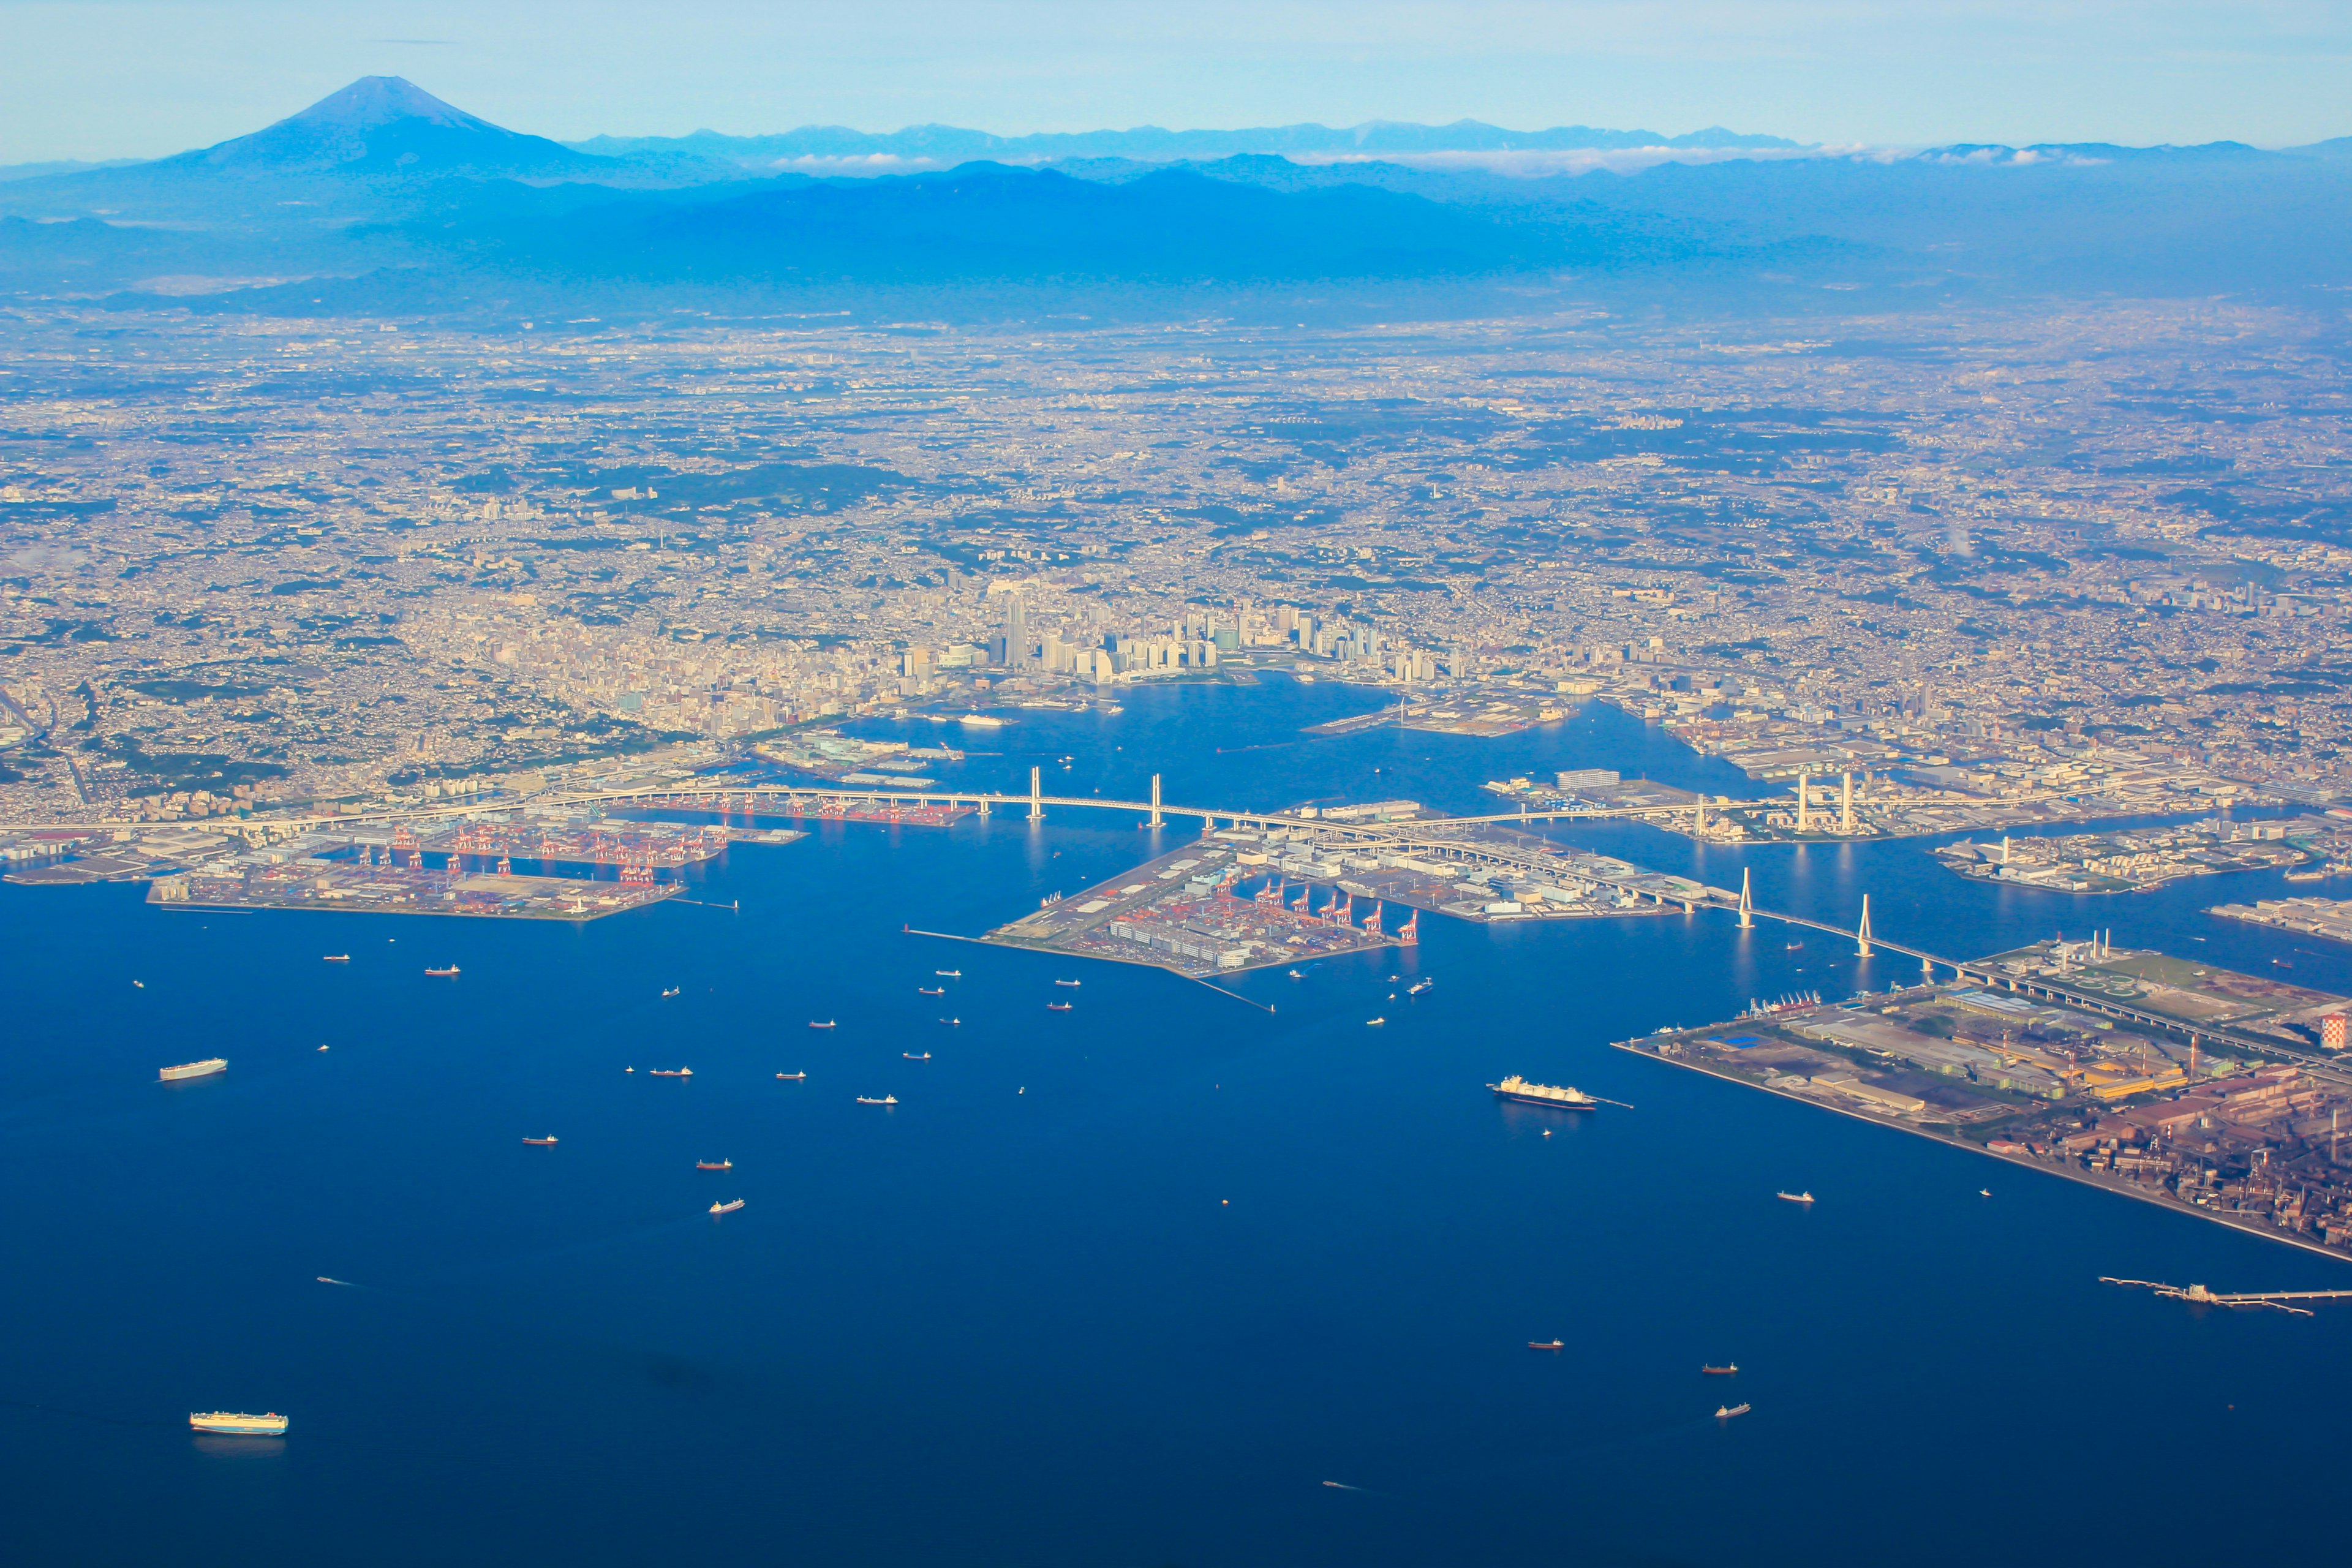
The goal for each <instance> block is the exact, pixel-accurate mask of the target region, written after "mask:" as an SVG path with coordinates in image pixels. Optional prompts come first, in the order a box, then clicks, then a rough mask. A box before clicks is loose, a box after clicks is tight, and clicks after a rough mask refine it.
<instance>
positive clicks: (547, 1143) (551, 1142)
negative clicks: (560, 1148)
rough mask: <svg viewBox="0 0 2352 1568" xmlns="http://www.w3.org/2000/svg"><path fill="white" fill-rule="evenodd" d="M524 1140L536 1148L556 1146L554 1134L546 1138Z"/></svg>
mask: <svg viewBox="0 0 2352 1568" xmlns="http://www.w3.org/2000/svg"><path fill="white" fill-rule="evenodd" d="M523 1142H526V1143H528V1144H530V1146H531V1147H532V1148H534V1149H552V1148H554V1147H555V1139H554V1137H553V1136H552V1135H550V1136H548V1137H545V1138H526V1139H524V1140H523Z"/></svg>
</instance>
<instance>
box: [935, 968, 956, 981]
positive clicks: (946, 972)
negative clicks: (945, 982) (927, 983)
mask: <svg viewBox="0 0 2352 1568" xmlns="http://www.w3.org/2000/svg"><path fill="white" fill-rule="evenodd" d="M931 973H934V974H938V975H942V976H944V977H945V978H947V979H950V980H961V979H962V978H963V971H962V970H961V969H934V970H932V971H931Z"/></svg>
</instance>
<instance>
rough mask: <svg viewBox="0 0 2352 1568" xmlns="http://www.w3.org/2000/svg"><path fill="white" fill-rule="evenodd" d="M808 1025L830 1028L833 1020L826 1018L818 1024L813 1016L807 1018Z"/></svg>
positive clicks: (814, 1027) (815, 1027)
mask: <svg viewBox="0 0 2352 1568" xmlns="http://www.w3.org/2000/svg"><path fill="white" fill-rule="evenodd" d="M809 1027H810V1028H812V1029H830V1028H832V1027H833V1020H832V1019H830V1018H827V1019H826V1020H824V1022H823V1023H821V1024H820V1023H818V1022H817V1021H816V1020H815V1019H814V1018H811V1019H810V1020H809Z"/></svg>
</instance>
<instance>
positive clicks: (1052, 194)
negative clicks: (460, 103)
mask: <svg viewBox="0 0 2352 1568" xmlns="http://www.w3.org/2000/svg"><path fill="white" fill-rule="evenodd" d="M459 243H462V244H465V245H467V247H469V248H470V249H471V250H472V251H473V253H474V254H476V255H478V256H479V257H481V258H485V259H493V260H496V261H498V262H499V263H501V264H504V265H509V266H521V267H524V268H532V269H552V270H556V271H561V272H578V273H583V274H592V275H608V276H609V275H625V276H629V277H635V278H640V279H649V280H658V279H697V278H702V279H708V278H721V277H729V278H733V277H740V278H758V279H793V278H803V279H829V278H841V277H855V278H865V279H883V280H892V279H923V278H948V277H955V278H1005V279H1011V278H1031V277H1072V276H1076V277H1102V278H1133V279H1160V280H1172V279H1186V278H1201V279H1295V278H1351V277H1368V278H1379V277H1398V276H1427V275H1446V274H1468V273H1488V272H1499V271H1514V270H1528V269H1538V270H1540V269H1545V268H1564V267H1580V266H1612V265H1620V264H1623V263H1626V262H1629V261H1636V260H1638V261H1643V262H1652V263H1654V262H1662V261H1667V260H1672V259H1675V258H1677V257H1678V255H1680V254H1682V253H1683V252H1685V251H1686V250H1687V248H1688V247H1677V246H1676V245H1675V244H1674V243H1672V242H1665V241H1661V240H1659V239H1658V238H1656V237H1654V236H1653V235H1651V234H1650V233H1649V232H1647V226H1644V225H1639V224H1629V223H1627V222H1625V221H1623V220H1622V219H1617V218H1614V217H1612V216H1610V215H1607V214H1603V215H1601V222H1599V223H1597V224H1559V223H1552V224H1535V223H1526V222H1511V221H1506V220H1505V219H1503V218H1501V217H1498V216H1495V215H1492V214H1486V213H1481V212H1477V211H1474V210H1470V209H1467V208H1464V207H1458V206H1452V205H1446V204H1444V203H1441V202H1436V201H1432V200H1430V199H1428V198H1426V197H1423V196H1418V195H1402V194H1399V193H1396V192H1392V191H1383V190H1378V189H1375V188H1372V187H1370V186H1367V185H1357V184H1341V185H1335V186H1330V187H1328V188H1320V189H1310V190H1303V191H1297V192H1284V191H1276V190H1269V189H1265V188H1263V187H1258V186H1253V185H1247V184H1239V183H1236V182H1234V181H1231V180H1221V179H1213V178H1211V177H1209V176H1207V175H1205V174H1201V173H1198V172H1196V171H1192V170H1181V169H1180V170H1164V171H1160V172H1157V173H1154V174H1148V175H1145V176H1143V177H1141V178H1139V179H1136V180H1133V181H1129V182H1126V183H1122V184H1107V183H1103V182H1098V181H1089V180H1081V179H1076V178H1074V177H1072V176H1070V175H1068V174H1060V173H1057V172H1055V171H1050V170H1028V169H1014V168H1009V167H1006V166H1003V165H1001V164H991V163H974V164H967V165H964V166H962V167H960V168H957V169H955V170H952V171H950V172H947V173H944V174H915V175H906V176H898V177H892V178H884V179H871V180H833V181H811V182H805V183H800V184H784V185H782V186H780V187H779V188H774V189H765V190H760V191H756V192H752V193H750V194H746V195H732V196H729V197H727V198H725V199H722V200H719V201H711V202H692V203H682V202H679V201H677V200H674V199H663V198H657V197H650V198H649V197H643V196H640V197H632V198H626V199H623V200H617V201H614V202H611V203H608V204H606V205H598V206H592V207H585V208H583V209H580V210H577V211H574V212H572V213H569V214H566V215H563V216H558V217H554V218H552V219H550V220H547V221H543V222H526V223H509V224H497V225H487V226H481V227H478V229H476V230H475V231H474V232H473V233H471V234H470V235H467V236H465V237H463V238H462V239H461V240H460V241H459Z"/></svg>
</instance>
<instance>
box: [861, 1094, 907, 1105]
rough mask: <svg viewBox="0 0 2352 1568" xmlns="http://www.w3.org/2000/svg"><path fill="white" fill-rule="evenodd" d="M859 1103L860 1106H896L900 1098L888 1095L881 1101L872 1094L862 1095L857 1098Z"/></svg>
mask: <svg viewBox="0 0 2352 1568" xmlns="http://www.w3.org/2000/svg"><path fill="white" fill-rule="evenodd" d="M857 1103H858V1104H860V1105H896V1104H898V1096H897V1095H895V1094H886V1095H884V1096H883V1097H882V1098H881V1099H879V1100H877V1099H875V1098H874V1097H873V1096H872V1095H870V1094H861V1095H859V1096H858V1097H857Z"/></svg>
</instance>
